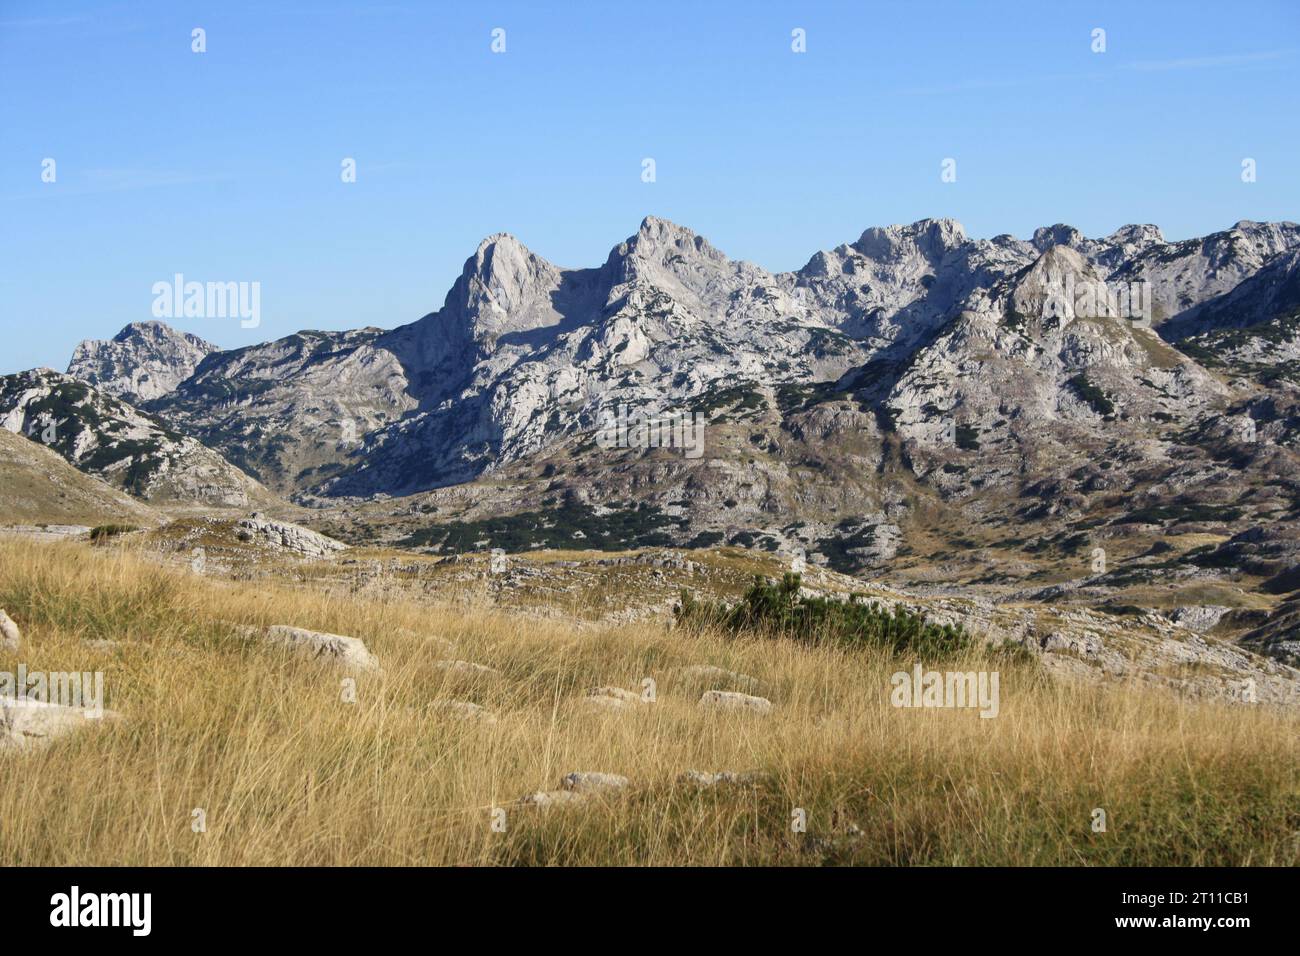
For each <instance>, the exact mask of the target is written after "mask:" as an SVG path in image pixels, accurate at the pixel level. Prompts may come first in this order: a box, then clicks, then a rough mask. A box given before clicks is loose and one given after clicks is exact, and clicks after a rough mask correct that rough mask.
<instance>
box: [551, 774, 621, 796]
mask: <svg viewBox="0 0 1300 956" xmlns="http://www.w3.org/2000/svg"><path fill="white" fill-rule="evenodd" d="M628 783H629V781H628V779H627V777H621V776H619V775H618V774H616V773H600V772H598V771H594V770H575V771H574V772H573V773H566V774H565V775H564V777H563V779H561V780H560V789H561V790H571V791H577V792H579V793H606V792H609V791H611V790H622V789H624V788H626V787H627V786H628Z"/></svg>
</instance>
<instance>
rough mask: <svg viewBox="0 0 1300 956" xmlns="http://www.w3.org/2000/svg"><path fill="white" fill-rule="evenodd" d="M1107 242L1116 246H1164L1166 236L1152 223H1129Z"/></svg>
mask: <svg viewBox="0 0 1300 956" xmlns="http://www.w3.org/2000/svg"><path fill="white" fill-rule="evenodd" d="M1106 241H1107V242H1109V243H1114V244H1135V243H1143V244H1162V245H1163V244H1164V241H1165V235H1164V233H1163V232H1161V231H1160V227H1159V226H1156V225H1153V224H1151V223H1149V222H1148V223H1129V224H1128V225H1125V226H1120V227H1119V228H1118V229H1116V230H1115V231H1114V232H1112V233H1111V234H1110V235H1109V236H1107V237H1106Z"/></svg>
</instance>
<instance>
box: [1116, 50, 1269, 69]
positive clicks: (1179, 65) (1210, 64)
mask: <svg viewBox="0 0 1300 956" xmlns="http://www.w3.org/2000/svg"><path fill="white" fill-rule="evenodd" d="M1291 52H1292V51H1290V50H1265V51H1261V52H1259V53H1228V54H1223V55H1221V56H1190V57H1183V58H1182V59H1177V60H1138V61H1137V62H1136V63H1126V64H1125V65H1124V67H1123V68H1124V69H1126V70H1138V71H1141V72H1144V73H1155V72H1161V71H1164V70H1213V69H1217V68H1219V67H1224V66H1248V65H1250V64H1252V63H1267V62H1269V61H1270V60H1280V59H1282V58H1283V57H1286V56H1288V55H1290V53H1291Z"/></svg>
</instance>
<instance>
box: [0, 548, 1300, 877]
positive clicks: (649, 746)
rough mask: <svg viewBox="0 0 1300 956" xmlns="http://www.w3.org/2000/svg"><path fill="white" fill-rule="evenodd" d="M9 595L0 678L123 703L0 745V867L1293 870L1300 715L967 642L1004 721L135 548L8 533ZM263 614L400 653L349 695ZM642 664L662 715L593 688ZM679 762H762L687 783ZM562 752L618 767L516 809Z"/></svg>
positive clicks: (545, 784)
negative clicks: (712, 694)
mask: <svg viewBox="0 0 1300 956" xmlns="http://www.w3.org/2000/svg"><path fill="white" fill-rule="evenodd" d="M0 607H2V608H6V609H7V610H8V612H9V614H10V616H11V617H12V618H13V619H14V620H15V621H17V622H18V623H19V625H20V626H21V627H22V629H23V632H24V637H25V647H24V648H23V650H22V651H21V652H17V653H14V652H4V651H0V671H14V670H15V669H16V668H17V667H18V665H19V664H20V663H21V664H25V665H26V667H27V668H28V669H29V670H45V671H71V670H77V671H103V672H104V675H105V682H106V689H107V706H108V707H109V708H111V709H112V710H113V711H115V712H116V713H117V714H118V715H119V716H118V717H117V718H116V719H111V720H106V721H105V722H104V723H103V724H97V725H95V726H93V727H88V728H87V729H85V730H83V731H78V732H77V733H74V734H71V735H68V736H65V737H61V738H59V739H57V740H54V741H51V742H50V743H49V744H48V745H46V746H43V747H24V748H11V749H8V750H4V751H0V864H3V865H6V866H8V865H73V864H91V865H117V864H131V865H169V864H177V865H216V864H221V865H254V864H269V865H356V864H376V865H407V864H410V865H461V864H471V865H504V864H545V865H560V864H590V865H608V864H612V865H674V864H686V865H741V864H746V865H749V864H790V865H809V864H810V865H822V864H878V865H936V864H958V865H970V864H1015V865H1045V864H1063V865H1075V864H1077V865H1103V864H1119V865H1132V866H1148V865H1191V866H1199V865H1212V864H1228V865H1238V864H1242V865H1273V866H1294V865H1296V864H1297V863H1300V844H1298V843H1297V831H1300V777H1298V774H1297V731H1300V720H1298V719H1297V717H1296V715H1295V713H1294V711H1285V710H1281V709H1277V708H1271V707H1264V706H1248V705H1244V704H1231V703H1222V702H1196V701H1190V700H1183V699H1180V698H1177V697H1175V696H1173V695H1170V694H1167V693H1164V692H1160V691H1155V690H1151V689H1149V688H1145V687H1139V686H1123V685H1119V686H1109V687H1101V686H1092V685H1082V684H1074V683H1070V682H1066V681H1062V680H1053V679H1049V678H1048V677H1046V676H1045V675H1044V674H1043V673H1042V672H1041V671H1040V670H1039V669H1038V668H1037V667H1036V666H1035V665H1034V664H1032V663H1019V664H1009V663H1006V662H991V661H990V660H989V659H987V658H984V657H982V656H980V655H981V652H971V653H970V656H969V659H968V660H965V661H962V662H958V663H956V664H954V663H951V662H945V663H944V664H942V665H940V666H942V668H944V669H948V670H987V669H990V668H996V669H997V670H998V671H999V672H1000V690H1001V693H1000V698H1001V700H1000V712H999V714H998V716H997V717H995V718H992V719H982V718H981V717H980V716H979V715H978V713H977V712H976V711H975V710H970V709H959V710H922V709H899V708H895V707H892V706H891V705H890V700H889V692H890V676H891V674H893V673H894V672H896V671H900V670H910V668H911V667H912V664H913V663H914V662H913V661H911V660H908V659H905V658H896V657H891V656H890V655H888V654H886V653H884V652H883V651H878V650H872V649H860V650H845V649H843V648H837V647H831V646H808V645H805V644H798V643H795V642H793V641H788V640H782V639H777V638H771V637H766V638H758V637H754V638H736V637H730V636H726V635H722V634H712V633H692V632H687V631H684V630H680V629H677V630H674V629H670V628H666V627H664V626H662V625H658V624H654V625H651V624H642V625H629V626H626V627H602V626H593V625H589V624H579V623H576V622H575V623H566V622H563V621H557V620H553V619H552V620H538V619H536V618H535V617H532V616H528V615H526V614H521V613H515V614H512V613H506V612H502V611H499V610H492V609H489V608H486V607H484V608H481V609H479V608H474V607H472V606H470V607H467V606H466V605H465V603H464V602H463V601H460V602H457V603H455V604H452V603H450V602H449V603H446V604H441V603H438V602H436V601H432V602H429V601H423V602H419V603H416V602H414V601H411V600H406V599H400V598H392V599H374V598H370V597H365V596H348V595H342V594H338V593H332V592H330V593H326V592H324V591H318V590H313V589H311V588H304V587H302V586H293V585H292V584H291V582H290V581H289V580H288V579H276V578H274V577H272V578H270V579H267V580H262V581H256V582H249V581H232V580H223V579H221V578H218V577H208V576H199V575H195V574H192V573H188V572H186V571H184V570H174V569H168V568H163V567H160V566H159V565H158V563H157V562H155V561H151V560H149V559H148V558H146V557H144V556H142V555H140V554H137V553H134V552H133V550H132V549H131V548H130V547H126V546H108V547H92V546H89V545H86V544H80V543H65V544H41V545H37V544H32V543H29V542H23V541H15V540H8V541H0ZM270 624H291V625H297V626H301V627H306V628H312V629H315V630H321V631H328V632H332V633H338V634H345V635H352V636H355V637H358V638H361V639H362V640H364V641H365V643H366V645H367V646H368V647H369V649H370V650H371V651H372V652H373V653H374V654H375V655H376V656H377V657H378V658H379V661H380V662H381V665H382V672H381V673H378V674H362V675H358V676H357V677H356V693H355V702H349V701H348V700H347V699H345V698H347V697H348V694H347V689H348V688H347V687H346V686H345V678H347V677H348V674H347V673H346V672H344V671H342V670H340V669H339V668H338V667H337V666H336V665H331V664H328V663H323V662H320V661H318V660H311V659H305V658H301V657H298V656H294V655H293V654H291V653H290V652H287V651H285V650H282V649H279V648H277V647H275V646H273V645H269V644H267V643H266V642H265V641H264V640H262V639H260V638H259V637H258V636H257V634H256V632H255V631H252V632H250V631H246V630H241V629H240V628H239V627H238V626H237V625H253V626H254V628H257V627H259V626H262V625H270ZM105 641H108V642H112V644H111V645H108V644H104V643H101V642H105ZM446 659H458V660H464V661H470V662H474V663H478V664H482V665H486V666H488V667H490V668H493V669H494V670H495V671H496V673H479V674H472V675H466V674H460V673H457V672H455V671H452V670H448V669H445V668H442V667H439V666H438V664H437V662H438V661H440V660H446ZM693 664H708V665H715V666H718V667H722V668H726V669H728V670H731V671H735V672H739V673H743V674H746V675H752V676H753V677H755V678H757V679H758V680H759V681H761V682H762V684H761V687H762V689H761V690H759V691H756V693H761V694H762V695H763V696H764V697H767V698H769V699H770V700H771V701H772V703H773V705H774V706H773V709H772V711H771V713H769V714H765V715H764V714H751V713H740V712H725V711H723V712H719V711H711V710H706V709H702V708H701V707H700V706H699V705H698V701H699V699H700V696H701V693H702V692H703V691H706V690H709V689H715V688H716V689H724V690H730V689H737V690H743V689H746V688H744V687H739V686H736V687H732V686H729V685H728V684H727V683H726V682H725V681H724V682H721V683H720V682H719V680H718V679H717V678H708V677H704V678H701V677H697V676H689V675H683V674H682V673H680V670H679V669H680V668H682V667H684V666H687V665H693ZM647 677H648V678H651V679H653V680H654V682H655V685H656V697H657V699H656V700H655V701H654V702H653V703H646V704H632V705H629V706H628V707H625V708H622V709H607V708H598V707H595V706H593V705H591V704H590V703H589V702H588V701H587V700H586V694H587V692H588V691H589V689H591V688H594V687H599V686H609V685H616V686H620V687H624V688H627V689H629V690H639V689H640V688H641V686H642V681H643V679H645V678H647ZM445 700H458V701H468V702H473V703H477V704H480V705H482V706H483V707H485V708H487V709H488V710H489V711H491V712H492V713H493V714H494V715H495V718H496V719H495V721H494V722H489V721H482V720H473V719H466V718H464V717H462V716H458V715H457V714H456V713H455V712H452V711H449V710H447V709H445V708H441V707H439V705H438V702H439V701H445ZM689 770H701V771H720V770H732V771H760V772H761V776H760V777H759V779H758V781H757V782H756V783H754V784H752V785H748V784H746V785H727V784H723V785H718V786H714V787H709V788H699V787H697V786H695V785H694V784H691V783H687V782H684V781H682V780H681V776H682V774H684V773H685V772H686V771H689ZM570 771H600V772H605V773H611V774H619V775H622V776H625V777H626V778H628V780H629V785H628V786H627V787H626V788H623V789H621V790H618V791H616V792H610V793H601V794H596V795H593V796H591V797H589V798H587V799H585V800H583V801H581V802H577V803H574V804H572V805H560V806H553V807H546V808H541V807H531V806H524V805H520V804H518V803H517V802H516V801H517V800H518V799H519V798H520V797H521V796H523V795H524V794H527V793H530V792H533V791H539V790H554V789H556V788H557V786H558V784H559V781H560V778H561V777H562V776H563V775H564V774H566V773H568V772H570ZM1097 808H1100V809H1102V810H1104V811H1105V815H1106V828H1105V832H1096V831H1095V829H1094V825H1093V822H1094V819H1095V814H1094V810H1095V809H1097ZM195 810H202V811H203V819H204V820H205V823H206V828H205V832H195V827H194V823H195V820H196V816H195V812H194V811H195ZM797 810H801V811H802V818H803V819H806V829H805V832H796V830H795V828H794V827H792V821H793V820H794V819H796V818H797V817H798V816H799V814H798V813H796V811H797Z"/></svg>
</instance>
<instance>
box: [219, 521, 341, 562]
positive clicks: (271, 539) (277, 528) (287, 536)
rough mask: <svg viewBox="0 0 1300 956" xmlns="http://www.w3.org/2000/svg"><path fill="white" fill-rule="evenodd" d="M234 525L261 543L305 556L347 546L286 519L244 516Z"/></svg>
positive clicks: (315, 556)
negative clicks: (277, 519) (276, 519)
mask: <svg viewBox="0 0 1300 956" xmlns="http://www.w3.org/2000/svg"><path fill="white" fill-rule="evenodd" d="M235 527H236V528H237V529H238V530H239V531H243V532H245V533H247V534H248V535H251V536H252V537H253V538H254V539H256V540H257V541H259V542H260V543H262V544H266V545H269V546H270V547H273V548H277V549H279V550H282V551H293V552H295V553H297V554H301V555H304V556H306V557H312V558H323V557H327V556H329V555H331V554H335V553H337V552H339V551H346V550H347V548H348V546H347V545H346V544H344V543H343V542H342V541H335V540H334V539H333V538H329V537H326V536H325V535H323V534H319V533H317V532H315V531H312V530H311V529H310V528H304V527H302V526H301V525H296V524H291V523H290V522H288V521H273V520H271V519H269V518H264V517H261V516H260V515H253V516H252V517H250V518H244V519H242V520H240V521H239V522H238V523H237V524H236V525H235Z"/></svg>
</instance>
